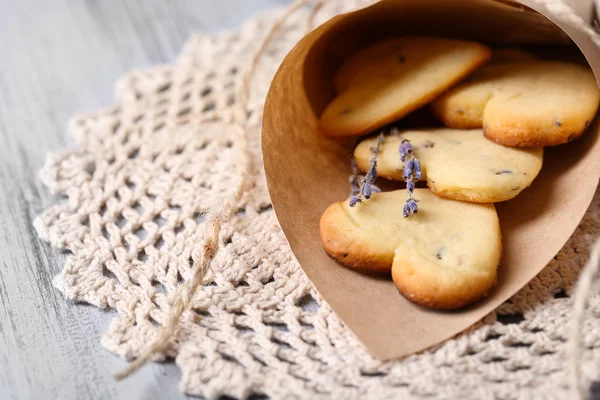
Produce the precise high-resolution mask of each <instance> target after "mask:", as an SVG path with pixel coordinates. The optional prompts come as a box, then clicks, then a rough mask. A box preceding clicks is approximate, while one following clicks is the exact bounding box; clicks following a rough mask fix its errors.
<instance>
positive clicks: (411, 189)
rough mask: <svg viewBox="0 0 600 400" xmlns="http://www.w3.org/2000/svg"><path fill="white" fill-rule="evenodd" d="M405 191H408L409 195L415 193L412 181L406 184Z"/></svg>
mask: <svg viewBox="0 0 600 400" xmlns="http://www.w3.org/2000/svg"><path fill="white" fill-rule="evenodd" d="M406 190H407V191H408V194H409V195H412V194H413V192H414V191H415V183H414V182H413V181H408V182H406Z"/></svg>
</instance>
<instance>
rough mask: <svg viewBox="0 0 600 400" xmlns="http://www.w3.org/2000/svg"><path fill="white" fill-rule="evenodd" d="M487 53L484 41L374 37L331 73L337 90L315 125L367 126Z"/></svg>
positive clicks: (432, 91) (445, 84) (429, 95)
mask: <svg viewBox="0 0 600 400" xmlns="http://www.w3.org/2000/svg"><path fill="white" fill-rule="evenodd" d="M489 56H490V50H489V48H487V47H486V46H484V45H482V44H479V43H476V42H468V41H463V40H455V39H442V38H433V37H410V36H407V37H400V38H393V39H388V40H385V41H382V42H378V43H375V44H373V45H371V46H369V47H367V48H365V49H363V50H361V51H359V52H358V53H356V54H355V55H354V56H352V57H351V58H350V59H349V60H348V61H347V62H346V63H345V64H344V65H343V66H342V67H341V68H340V70H339V71H338V72H337V73H336V75H335V76H334V78H333V84H334V87H335V89H336V90H337V91H338V93H339V95H338V96H337V97H336V98H335V99H333V101H332V102H331V103H330V104H329V106H328V107H327V108H326V109H325V111H324V112H323V114H322V116H321V119H320V121H319V129H320V131H321V132H322V133H323V134H325V135H326V136H329V137H346V136H357V135H361V134H364V133H367V132H371V131H373V130H374V129H375V128H377V127H381V126H383V125H385V124H387V123H390V122H392V121H395V120H397V119H398V118H401V117H403V116H405V115H407V114H408V113H410V112H411V111H414V110H416V109H417V108H419V107H421V106H423V105H425V104H427V103H429V102H430V101H431V100H433V99H434V98H436V97H437V96H439V95H440V94H441V93H442V92H444V91H445V90H447V89H448V88H449V87H451V86H452V85H454V84H456V83H457V82H460V80H462V79H463V78H464V77H465V76H467V75H469V74H470V73H472V72H473V71H474V70H475V69H477V68H478V67H479V66H480V65H482V64H483V63H484V62H485V61H487V60H488V58H489Z"/></svg>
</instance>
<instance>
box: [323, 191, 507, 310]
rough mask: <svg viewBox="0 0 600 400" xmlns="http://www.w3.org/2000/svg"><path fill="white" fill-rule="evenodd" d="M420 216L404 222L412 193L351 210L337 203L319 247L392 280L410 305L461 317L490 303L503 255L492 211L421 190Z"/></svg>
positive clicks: (328, 211)
mask: <svg viewBox="0 0 600 400" xmlns="http://www.w3.org/2000/svg"><path fill="white" fill-rule="evenodd" d="M414 197H415V198H417V199H418V200H419V201H420V203H419V204H420V207H419V213H418V214H415V215H413V216H411V217H409V218H403V217H402V208H403V206H404V202H405V199H406V191H404V190H397V191H393V192H386V193H377V194H374V195H373V196H372V197H371V199H369V200H368V201H366V202H364V203H361V204H359V205H357V206H356V207H350V206H349V205H348V201H347V200H346V201H343V202H339V203H334V204H332V205H331V206H329V207H328V208H327V209H326V210H325V213H324V214H323V216H322V217H321V224H320V230H321V241H322V243H323V247H324V249H325V251H326V252H327V254H329V256H331V257H332V258H334V259H335V260H337V261H338V262H340V263H341V264H343V265H345V266H348V267H351V268H356V269H359V270H363V271H376V272H388V273H389V272H390V270H391V273H392V278H393V280H394V283H395V284H396V287H397V288H398V290H399V291H400V293H402V295H403V296H404V297H406V298H407V299H408V300H410V301H412V302H414V303H417V304H420V305H423V306H426V307H432V308H438V309H455V308H460V307H464V306H467V305H469V304H472V303H474V302H475V301H477V300H479V299H481V298H483V297H485V296H486V295H487V294H488V293H489V292H490V290H491V289H492V288H493V287H494V286H495V284H496V280H497V267H498V263H499V262H500V256H501V252H502V241H501V234H500V224H499V221H498V215H497V214H496V209H495V208H494V206H493V204H473V203H465V202H460V201H454V200H448V199H444V198H441V197H438V196H436V195H434V194H433V193H431V192H430V191H429V190H427V189H415V192H414Z"/></svg>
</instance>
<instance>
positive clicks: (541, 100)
mask: <svg viewBox="0 0 600 400" xmlns="http://www.w3.org/2000/svg"><path fill="white" fill-rule="evenodd" d="M599 101H600V91H599V90H598V84H597V83H596V79H595V77H594V74H593V73H592V72H591V71H590V70H589V69H588V68H585V67H583V66H580V65H577V64H572V63H565V62H555V61H537V62H528V63H513V64H503V65H488V66H485V67H483V68H481V69H480V70H479V71H477V72H476V73H474V74H473V75H472V76H471V77H470V78H469V79H468V80H467V81H465V82H464V83H461V84H459V85H458V86H456V87H454V88H452V89H450V90H449V91H448V92H447V93H446V94H444V95H442V96H441V97H439V98H438V99H437V100H435V101H434V102H433V103H431V106H430V107H431V110H432V112H433V114H434V115H435V116H436V117H438V118H439V119H440V120H441V121H442V122H443V123H444V124H445V125H446V126H449V127H451V128H460V129H470V128H481V127H483V128H484V134H485V136H486V137H487V138H488V139H490V140H493V141H495V142H496V143H500V144H502V145H505V146H515V147H540V146H554V145H559V144H562V143H567V142H570V141H572V140H575V139H577V138H578V137H580V136H581V135H582V134H583V132H584V131H585V129H586V128H587V127H588V125H589V124H590V122H591V121H592V120H593V119H594V116H595V115H596V110H597V109H598V103H599Z"/></svg>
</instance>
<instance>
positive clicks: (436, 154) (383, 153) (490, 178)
mask: <svg viewBox="0 0 600 400" xmlns="http://www.w3.org/2000/svg"><path fill="white" fill-rule="evenodd" d="M403 139H406V140H409V141H410V143H411V144H412V147H413V151H414V155H415V157H417V158H418V159H419V161H421V165H422V170H423V178H422V179H423V180H425V179H426V180H427V186H429V188H430V189H431V191H432V192H434V193H435V194H437V195H438V196H442V197H447V198H450V199H455V200H462V201H469V202H475V203H495V202H499V201H505V200H510V199H512V198H513V197H515V196H517V195H518V194H519V193H521V191H523V190H524V189H525V188H527V187H528V186H529V185H531V182H533V180H534V179H535V177H536V176H537V174H538V173H539V172H540V169H541V168H542V159H543V148H541V147H540V148H531V149H518V148H513V147H504V146H501V145H499V144H496V143H493V142H491V141H489V140H487V139H486V138H485V137H483V133H482V130H481V129H474V130H455V129H448V128H437V129H428V130H412V131H403V132H400V135H399V136H393V135H392V136H386V138H385V140H384V141H383V144H382V146H381V150H380V153H379V157H378V161H377V175H378V176H380V177H383V178H388V179H395V180H403V179H402V172H403V170H404V164H403V163H402V161H401V160H400V154H399V153H398V147H399V145H400V143H401V141H402V140H403ZM375 142H376V138H368V139H365V140H363V141H362V142H361V143H359V145H358V146H357V147H356V149H355V150H354V157H355V158H356V164H357V166H358V168H359V169H360V170H361V171H367V169H368V168H369V160H370V159H371V157H372V156H373V155H372V154H371V151H370V150H369V148H370V147H371V146H374V145H375Z"/></svg>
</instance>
